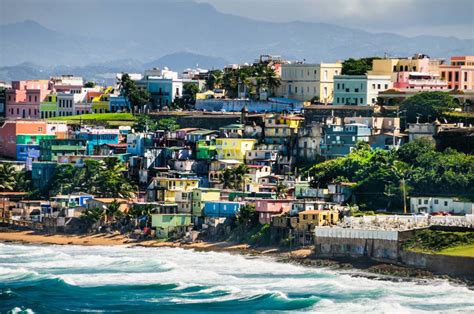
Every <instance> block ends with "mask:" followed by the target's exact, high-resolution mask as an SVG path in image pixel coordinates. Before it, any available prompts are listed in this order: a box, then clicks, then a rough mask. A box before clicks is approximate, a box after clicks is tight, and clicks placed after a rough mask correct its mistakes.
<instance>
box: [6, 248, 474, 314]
mask: <svg viewBox="0 0 474 314" xmlns="http://www.w3.org/2000/svg"><path fill="white" fill-rule="evenodd" d="M64 311H88V312H89V311H99V312H146V311H154V312H156V311H174V312H206V313H208V312H261V311H264V312H266V311H310V312H314V311H317V312H348V311H350V312H351V313H368V312H376V313H377V312H379V313H419V312H444V313H445V312H474V292H473V291H470V290H469V289H467V288H466V287H462V286H455V285H452V284H450V283H449V282H447V281H443V280H433V281H430V282H429V283H428V284H426V283H416V282H388V281H377V280H372V279H367V278H363V277H357V278H356V277H351V276H349V275H347V274H341V273H337V272H335V271H330V270H325V269H320V268H307V267H303V266H298V265H292V264H283V263H278V262H276V261H274V260H272V259H270V258H246V257H244V256H239V255H231V254H228V253H215V252H195V251H191V250H183V249H178V248H127V247H80V246H38V245H16V244H0V313H4V312H5V313H6V312H9V313H62V312H64Z"/></svg>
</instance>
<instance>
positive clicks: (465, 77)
mask: <svg viewBox="0 0 474 314" xmlns="http://www.w3.org/2000/svg"><path fill="white" fill-rule="evenodd" d="M464 81H465V82H467V72H464Z"/></svg>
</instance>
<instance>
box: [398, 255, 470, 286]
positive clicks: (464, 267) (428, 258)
mask: <svg viewBox="0 0 474 314" xmlns="http://www.w3.org/2000/svg"><path fill="white" fill-rule="evenodd" d="M399 255H400V259H399V260H400V262H402V263H403V264H404V265H407V266H411V267H416V268H421V269H426V270H429V271H431V272H433V273H435V274H439V275H449V276H455V277H464V278H467V279H469V280H474V258H472V257H463V256H449V255H438V254H425V253H416V252H410V251H400V254H399Z"/></svg>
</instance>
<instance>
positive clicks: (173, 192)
mask: <svg viewBox="0 0 474 314" xmlns="http://www.w3.org/2000/svg"><path fill="white" fill-rule="evenodd" d="M198 185H199V179H194V178H165V177H158V178H155V181H154V188H155V189H156V190H158V191H157V195H156V198H157V200H158V201H165V202H175V201H176V197H177V196H178V195H177V194H178V193H179V195H181V193H180V192H192V190H193V189H196V188H197V187H198ZM160 192H161V193H160Z"/></svg>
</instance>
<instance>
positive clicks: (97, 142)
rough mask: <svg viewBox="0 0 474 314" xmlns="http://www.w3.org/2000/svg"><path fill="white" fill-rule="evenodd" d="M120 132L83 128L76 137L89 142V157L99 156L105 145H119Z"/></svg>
mask: <svg viewBox="0 0 474 314" xmlns="http://www.w3.org/2000/svg"><path fill="white" fill-rule="evenodd" d="M119 135H120V132H119V130H116V129H92V128H82V129H81V130H80V131H79V133H77V135H76V137H77V138H78V139H85V140H87V155H94V154H97V152H98V150H99V149H100V146H101V145H103V144H118V143H119Z"/></svg>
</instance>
